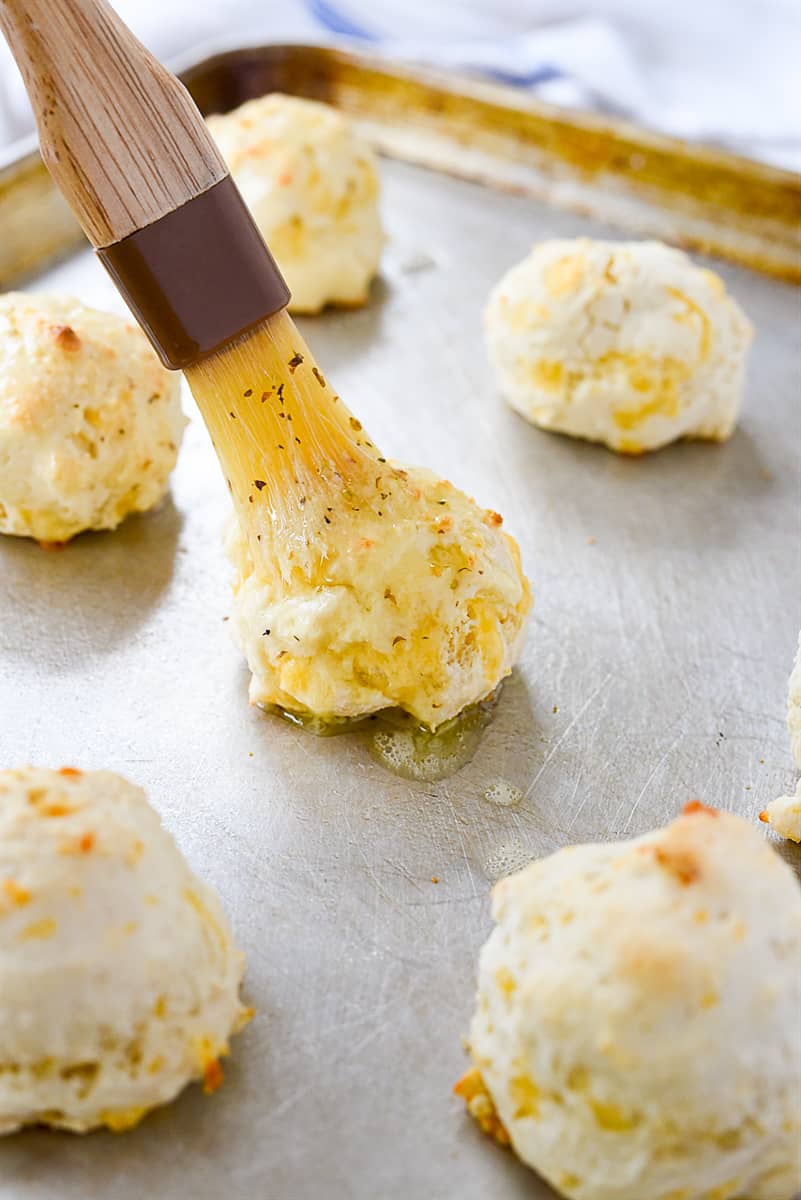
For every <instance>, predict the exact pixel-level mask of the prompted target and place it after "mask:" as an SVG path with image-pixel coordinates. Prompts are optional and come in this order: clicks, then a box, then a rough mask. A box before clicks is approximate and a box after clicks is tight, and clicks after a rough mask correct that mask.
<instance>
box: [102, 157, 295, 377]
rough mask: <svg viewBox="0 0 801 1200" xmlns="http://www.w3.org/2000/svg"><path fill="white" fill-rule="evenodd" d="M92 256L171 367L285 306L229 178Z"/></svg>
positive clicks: (277, 278) (273, 269) (270, 262)
mask: <svg viewBox="0 0 801 1200" xmlns="http://www.w3.org/2000/svg"><path fill="white" fill-rule="evenodd" d="M97 255H98V258H99V259H100V261H101V262H102V264H103V266H104V267H105V268H106V270H107V271H108V273H109V275H111V277H112V279H113V280H114V282H115V284H116V285H117V287H118V288H119V290H120V292H121V293H122V295H123V297H124V298H125V300H126V301H127V303H128V306H129V308H130V309H131V311H132V312H133V314H134V316H135V317H136V319H137V321H138V322H139V324H140V325H141V326H142V328H143V329H144V331H145V333H146V334H147V336H148V337H149V338H150V341H151V342H152V343H153V346H154V348H155V350H156V353H157V354H158V356H159V358H160V359H161V361H162V362H163V363H164V365H165V367H169V368H170V370H173V371H177V370H182V369H183V368H184V367H189V366H191V365H192V364H193V363H196V362H198V361H199V360H200V359H202V358H206V357H207V356H208V355H210V354H213V353H214V352H215V351H216V350H220V349H221V348H222V347H223V346H224V345H225V344H226V343H227V342H230V341H231V340H232V339H234V338H236V337H237V336H239V335H241V334H243V333H247V332H248V330H250V329H253V328H254V327H255V326H256V325H258V324H260V323H261V322H262V321H263V320H265V318H266V317H270V316H272V315H273V313H276V312H278V311H279V310H280V309H282V308H286V306H287V304H288V303H289V288H288V287H287V285H286V283H285V282H284V279H283V276H282V275H281V272H280V271H279V270H278V267H277V266H276V264H275V259H274V258H273V256H272V255H271V254H270V251H269V250H268V249H267V246H266V244H265V242H264V239H263V238H262V236H261V234H260V233H259V231H258V229H257V228H256V225H255V223H254V221H253V218H252V216H251V215H250V212H249V211H248V209H247V207H246V205H245V202H244V200H243V199H242V197H241V196H240V194H239V191H238V189H237V187H236V184H235V183H234V181H233V180H232V179H231V176H230V175H227V176H226V177H225V178H224V179H222V180H221V181H220V182H219V183H216V184H214V186H213V187H210V188H209V189H208V191H205V192H202V193H201V194H200V195H199V196H195V197H194V198H193V199H192V200H188V201H187V203H186V204H183V205H181V207H180V208H177V209H175V210H174V211H173V212H170V213H167V215H166V216H164V217H161V218H159V220H157V221H154V222H153V223H152V225H147V226H145V228H144V229H139V230H137V231H136V233H132V234H129V236H128V237H126V238H123V239H122V241H119V242H115V243H114V244H113V245H111V246H104V247H103V248H102V249H98V251H97Z"/></svg>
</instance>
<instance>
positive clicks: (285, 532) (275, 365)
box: [186, 312, 384, 552]
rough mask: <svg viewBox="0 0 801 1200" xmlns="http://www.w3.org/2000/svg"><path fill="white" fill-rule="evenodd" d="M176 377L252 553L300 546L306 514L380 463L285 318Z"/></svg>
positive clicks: (312, 518)
mask: <svg viewBox="0 0 801 1200" xmlns="http://www.w3.org/2000/svg"><path fill="white" fill-rule="evenodd" d="M186 375H187V378H188V380H189V385H190V387H191V389H192V393H193V395H194V397H195V400H196V401H197V405H198V408H199V409H200V411H201V414H202V415H203V418H204V420H205V422H206V425H207V426H208V429H209V433H210V434H211V439H212V442H213V444H214V448H215V450H216V451H217V456H218V458H219V460H220V463H221V465H222V468H223V471H224V473H225V477H226V480H227V482H228V487H229V490H230V491H231V495H232V498H233V501H234V504H235V506H236V509H237V513H238V516H239V519H240V523H241V524H242V527H243V530H244V531H245V532H246V533H247V535H248V540H249V541H250V542H251V549H252V551H253V552H256V543H259V544H262V550H267V548H268V547H266V546H264V545H263V543H264V542H265V541H267V542H272V543H273V547H274V545H275V544H276V543H280V542H282V541H283V540H286V539H288V540H289V541H291V542H292V543H294V544H295V545H297V542H298V539H299V538H300V540H301V541H305V540H306V539H305V538H304V536H303V531H304V529H305V528H306V527H307V526H308V525H309V523H310V522H313V523H314V524H317V522H318V521H319V511H315V515H314V516H312V512H313V510H319V507H320V504H321V502H324V500H325V498H327V497H330V496H332V495H336V496H341V495H342V494H343V492H347V490H348V489H349V487H351V486H354V488H355V487H360V485H361V481H362V479H367V478H370V477H372V476H373V475H374V474H375V471H374V467H375V464H376V462H383V461H384V460H383V459H382V458H381V457H380V451H379V450H377V449H376V447H375V446H374V445H373V444H372V442H370V440H369V439H368V437H367V435H366V434H365V432H364V431H363V430H362V427H361V424H360V422H359V421H357V420H356V418H355V417H354V416H352V414H351V413H350V412H349V411H348V409H347V408H346V406H345V405H344V404H343V403H342V401H341V400H340V398H339V396H337V395H336V393H335V392H334V390H333V388H332V387H331V385H330V384H329V383H328V381H327V380H326V379H325V377H324V376H323V374H322V372H321V371H320V369H319V368H318V366H317V364H316V362H315V361H314V358H313V357H312V355H311V354H310V352H309V349H308V347H307V345H306V343H305V342H304V341H303V338H302V337H301V336H300V334H299V332H298V330H297V328H296V327H295V324H294V322H293V321H292V320H291V318H290V317H289V316H288V315H287V314H286V313H285V312H280V313H277V314H276V315H275V316H273V317H270V318H269V319H268V320H266V321H265V322H264V323H263V324H262V325H260V326H259V327H258V328H257V329H256V330H254V331H253V332H252V333H249V334H247V335H246V336H244V337H243V338H241V339H240V340H239V341H237V342H234V343H231V344H230V345H228V346H227V347H226V348H225V349H224V350H221V351H219V352H218V353H217V354H215V355H213V356H211V357H210V358H207V359H204V360H203V361H202V362H200V363H198V364H196V365H195V366H193V367H190V368H189V369H188V370H187V371H186Z"/></svg>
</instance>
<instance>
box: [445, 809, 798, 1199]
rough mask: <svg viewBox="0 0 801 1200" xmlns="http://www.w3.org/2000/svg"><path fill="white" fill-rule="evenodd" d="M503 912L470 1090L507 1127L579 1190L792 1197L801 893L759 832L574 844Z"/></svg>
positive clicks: (515, 879) (539, 870)
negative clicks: (474, 1076)
mask: <svg viewBox="0 0 801 1200" xmlns="http://www.w3.org/2000/svg"><path fill="white" fill-rule="evenodd" d="M493 914H494V917H495V922H496V927H495V929H494V931H493V933H492V934H491V936H490V938H489V940H488V942H487V943H486V945H485V946H484V948H483V950H482V952H481V959H480V967H479V983H478V997H477V1006H476V1012H475V1016H474V1018H473V1023H472V1027H471V1032H470V1050H471V1054H472V1057H473V1061H474V1064H475V1068H476V1070H477V1072H478V1073H479V1075H480V1080H478V1081H477V1080H476V1079H475V1078H471V1079H470V1080H468V1082H467V1083H465V1082H464V1081H463V1082H462V1084H460V1085H459V1088H460V1094H463V1095H465V1099H466V1100H467V1102H468V1104H472V1105H476V1104H478V1106H479V1111H478V1112H476V1114H475V1115H476V1116H477V1117H478V1118H479V1119H481V1120H482V1123H483V1124H484V1125H485V1127H486V1128H487V1129H488V1130H489V1131H490V1132H493V1133H494V1134H495V1136H498V1131H501V1138H502V1139H503V1138H508V1139H509V1140H511V1144H512V1146H513V1148H514V1150H515V1151H516V1152H517V1154H518V1155H519V1156H520V1158H521V1159H522V1160H523V1161H524V1162H526V1163H528V1165H529V1166H531V1167H533V1168H534V1169H535V1170H537V1171H538V1172H539V1173H540V1174H541V1175H543V1176H544V1177H545V1178H546V1179H547V1180H548V1181H549V1183H551V1184H552V1185H553V1186H554V1187H555V1188H556V1189H557V1190H558V1191H560V1192H561V1193H562V1194H563V1195H565V1196H567V1197H570V1198H572V1200H666V1197H668V1196H670V1197H679V1196H680V1197H682V1200H709V1197H712V1196H716V1197H718V1196H719V1197H724V1196H725V1197H727V1198H729V1200H734V1198H735V1197H736V1198H740V1200H745V1198H747V1200H791V1197H793V1196H794V1194H795V1193H796V1191H797V1189H798V1188H799V1186H801V1136H799V1135H800V1134H801V1022H799V1018H798V1014H799V1012H801V973H799V970H798V962H799V956H801V891H800V890H799V887H798V883H797V881H796V879H795V877H794V875H793V872H792V871H791V869H790V868H789V867H788V866H787V865H786V864H785V863H783V862H782V861H781V859H780V858H779V857H778V855H777V854H776V853H775V852H774V851H773V850H772V849H771V847H770V846H769V845H768V843H766V842H765V840H764V839H763V838H762V837H761V836H760V834H759V831H758V830H757V829H756V828H755V827H754V825H753V824H751V823H750V822H746V821H743V820H741V819H740V818H738V817H735V816H733V815H731V814H728V813H725V812H717V811H715V810H710V809H705V808H704V807H703V806H701V805H698V804H693V805H690V806H688V809H687V811H686V812H685V815H683V816H681V817H680V818H679V819H678V820H676V821H674V822H673V823H672V824H671V825H668V826H667V827H666V828H664V829H659V830H656V831H655V832H654V833H649V834H647V835H645V836H644V837H639V838H636V839H634V840H632V841H626V842H619V843H611V844H606V845H586V846H571V847H568V848H566V849H564V850H561V851H559V852H558V853H556V854H554V855H552V856H551V857H550V858H546V859H544V860H542V861H540V862H536V863H532V864H531V865H530V866H528V867H526V868H525V869H524V870H523V871H520V872H519V873H518V874H516V875H513V876H510V877H509V878H507V879H504V880H503V881H501V882H500V883H499V884H498V885H497V886H496V888H495V889H494V892H493ZM482 1095H484V1099H482ZM476 1098H478V1099H476ZM471 1111H472V1108H471Z"/></svg>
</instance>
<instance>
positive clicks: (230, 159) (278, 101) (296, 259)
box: [208, 94, 384, 313]
mask: <svg viewBox="0 0 801 1200" xmlns="http://www.w3.org/2000/svg"><path fill="white" fill-rule="evenodd" d="M208 124H209V129H210V131H211V133H212V135H213V137H214V139H215V140H216V142H217V144H218V145H219V147H220V151H221V152H222V154H223V157H224V158H225V160H226V162H227V163H228V166H229V167H230V169H231V174H232V175H233V177H234V179H235V181H236V183H237V185H238V187H239V189H240V191H241V192H242V195H243V196H244V198H245V201H246V202H247V204H248V206H249V208H250V210H251V212H252V214H253V217H254V219H255V221H256V224H257V225H258V227H259V229H260V230H261V232H262V234H263V235H264V239H265V241H266V242H267V244H268V245H269V247H270V250H271V251H272V253H273V254H274V256H275V259H276V262H277V263H278V265H279V267H280V268H281V271H282V273H283V275H284V278H285V279H286V281H287V283H288V285H289V289H290V291H291V293H292V299H291V301H290V304H289V309H290V312H298V313H316V312H319V311H320V309H321V308H323V307H324V306H325V305H326V304H331V303H334V304H341V305H345V306H348V307H350V306H356V305H361V304H364V303H365V301H366V300H367V294H368V290H369V287H370V281H371V280H372V278H373V276H374V275H375V274H376V272H377V271H378V265H379V262H380V259H381V251H382V248H383V245H384V233H383V230H382V228H381V217H380V212H379V206H378V201H379V190H380V185H379V176H378V164H377V162H376V158H375V155H374V154H373V152H372V150H371V149H370V147H369V146H368V145H367V144H366V143H365V142H363V141H362V140H361V139H360V138H359V137H357V136H356V134H355V133H354V131H353V128H352V127H351V125H350V122H349V121H348V120H347V118H346V117H344V116H343V115H342V114H341V113H339V112H337V110H336V109H334V108H332V107H331V106H330V105H328V104H320V103H318V102H317V101H314V100H301V99H298V98H297V97H294V96H284V95H280V94H273V95H269V96H263V97H261V99H258V100H250V101H248V102H247V103H246V104H243V105H242V106H241V107H240V108H237V109H235V110H234V111H233V112H230V113H227V114H226V115H225V116H216V117H210V118H209V122H208Z"/></svg>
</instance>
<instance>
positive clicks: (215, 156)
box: [0, 0, 384, 558]
mask: <svg viewBox="0 0 801 1200" xmlns="http://www.w3.org/2000/svg"><path fill="white" fill-rule="evenodd" d="M0 28H2V31H3V33H4V34H5V36H6V38H7V40H8V43H9V45H10V47H11V50H12V53H13V54H14V57H15V58H16V60H17V63H18V65H19V67H20V69H21V71H22V75H23V78H24V81H25V84H26V87H27V90H28V93H29V96H30V98H31V101H32V104H33V108H34V112H35V115H36V120H37V125H38V130H39V140H40V145H41V150H42V157H43V158H44V161H45V163H46V165H47V167H48V169H49V171H50V173H51V175H52V176H53V178H54V180H55V182H56V183H57V184H58V186H59V188H60V189H61V191H62V192H63V193H64V196H65V198H66V199H67V201H68V203H69V204H70V205H71V207H72V209H73V210H74V212H75V214H76V216H77V218H78V220H79V222H80V223H81V225H82V227H83V229H84V231H85V233H86V235H87V237H88V238H89V240H90V241H91V243H92V245H93V246H94V247H95V250H96V252H97V255H98V257H99V259H100V261H101V262H102V263H103V265H104V267H105V268H106V269H107V271H108V272H109V274H110V275H111V277H112V279H113V280H114V282H115V284H116V285H117V287H118V289H119V290H120V292H121V293H122V295H123V297H124V298H125V300H126V302H127V303H128V306H129V307H130V309H131V311H132V313H133V315H134V316H135V318H136V319H137V321H138V322H139V324H140V325H141V326H142V328H143V330H144V331H145V333H146V334H147V336H148V337H149V339H150V341H151V342H152V344H153V346H154V348H155V350H156V352H157V353H158V355H159V357H160V358H161V360H162V362H163V363H164V364H165V366H167V367H169V368H170V369H172V370H182V371H184V372H185V373H186V376H187V379H188V381H189V385H190V387H191V389H192V392H193V394H194V396H195V399H196V401H197V404H198V407H199V408H200V411H201V413H202V415H203V417H204V420H205V421H206V424H207V426H208V428H209V431H210V433H211V437H212V441H213V443H214V446H215V449H216V451H217V455H218V457H219V459H220V462H221V465H222V467H223V471H224V473H225V476H226V479H227V482H228V486H229V489H230V491H231V493H232V497H233V500H234V504H235V506H236V508H237V511H238V514H239V516H240V520H241V522H242V525H243V528H244V529H245V530H246V531H247V533H248V537H249V540H251V541H252V543H253V544H252V549H253V551H254V552H256V550H257V546H256V543H257V542H261V541H262V534H261V532H259V530H262V531H264V530H265V529H268V530H269V532H270V535H271V536H270V538H269V540H270V541H272V543H273V544H275V542H276V540H279V541H280V539H281V534H282V531H286V534H287V536H288V537H289V536H290V535H291V537H292V540H293V542H297V541H298V536H297V535H298V532H299V530H300V532H301V537H300V539H299V540H300V543H301V544H302V543H303V541H304V540H306V539H304V537H303V536H302V528H303V521H304V512H305V511H307V510H306V504H307V501H308V499H309V498H311V497H312V496H315V495H317V496H318V497H319V495H320V493H321V492H322V491H325V489H334V490H337V491H339V493H340V494H341V493H342V490H343V489H345V491H346V492H347V483H348V480H351V479H353V478H354V476H358V475H364V474H366V473H369V472H370V471H371V470H372V469H373V468H374V466H375V463H376V461H379V462H383V461H384V460H383V459H382V458H381V457H380V452H379V451H378V450H377V449H376V448H375V447H374V446H373V445H372V444H371V443H370V442H369V440H368V439H367V437H366V435H365V434H364V433H363V431H362V429H361V425H360V424H359V422H358V421H357V420H356V419H355V418H354V417H353V416H352V415H351V414H350V413H349V412H348V410H347V409H346V408H345V406H344V405H343V403H342V402H341V400H340V399H339V397H338V396H337V395H336V394H335V393H334V391H333V389H332V388H331V387H330V386H329V384H328V382H327V380H326V379H325V377H324V375H323V373H322V371H321V370H320V369H319V367H318V366H317V364H316V362H315V361H314V358H313V357H312V355H311V353H310V351H309V349H308V347H307V346H306V345H305V343H304V342H303V340H302V338H301V337H300V334H299V333H298V331H297V329H296V327H295V325H294V323H293V322H292V320H291V318H290V317H289V315H288V314H287V312H286V311H285V310H286V306H287V304H288V302H289V290H288V288H287V286H286V284H285V282H284V280H283V278H282V276H281V273H280V271H279V270H278V267H277V266H276V264H275V261H274V260H273V258H272V256H271V254H270V252H269V250H268V248H267V246H266V245H265V243H264V240H263V239H262V237H261V234H260V233H259V231H258V229H257V228H256V225H255V224H254V221H253V219H252V217H251V216H250V213H249V212H248V210H247V208H246V206H245V204H244V202H243V200H242V198H241V196H240V194H239V192H238V190H237V188H236V186H235V184H234V182H233V180H232V179H231V176H230V174H229V173H228V169H227V167H226V165H225V163H224V161H223V159H222V158H221V156H220V153H219V151H218V150H217V148H216V146H215V144H214V142H213V140H212V138H211V136H210V135H209V133H208V130H207V128H206V124H205V122H204V120H203V118H202V117H201V115H200V113H199V111H198V110H197V108H196V107H195V105H194V103H193V101H192V99H191V98H190V96H189V94H188V92H187V91H186V89H185V88H184V87H183V85H182V84H181V83H180V82H179V81H178V80H177V79H176V78H175V77H174V76H173V75H171V74H170V73H169V72H168V71H167V70H166V69H165V68H164V67H163V66H162V65H161V64H160V63H159V62H157V61H156V59H155V58H154V57H153V56H152V55H151V54H150V53H149V52H148V51H147V50H146V49H145V47H144V46H143V45H142V44H141V43H140V42H138V41H137V40H136V38H135V37H134V36H133V34H132V33H131V32H130V30H129V29H128V28H127V27H126V26H125V25H124V24H123V22H122V21H121V20H120V18H119V17H118V16H117V14H116V13H115V12H114V10H113V9H112V8H111V7H110V5H108V4H107V3H105V0H0ZM315 507H316V508H317V509H318V514H319V511H321V510H320V508H319V505H317V506H315ZM257 512H258V517H256V513H257ZM265 540H267V539H265ZM264 549H265V547H262V550H264ZM291 557H292V555H290V558H291ZM301 557H302V556H301Z"/></svg>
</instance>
